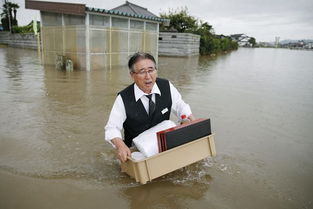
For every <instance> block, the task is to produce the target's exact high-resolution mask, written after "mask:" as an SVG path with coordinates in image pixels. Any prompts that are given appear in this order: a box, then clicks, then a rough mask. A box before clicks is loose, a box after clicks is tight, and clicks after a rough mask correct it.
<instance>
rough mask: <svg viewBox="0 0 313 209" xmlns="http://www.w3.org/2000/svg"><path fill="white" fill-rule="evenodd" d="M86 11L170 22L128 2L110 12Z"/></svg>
mask: <svg viewBox="0 0 313 209" xmlns="http://www.w3.org/2000/svg"><path fill="white" fill-rule="evenodd" d="M86 11H89V12H97V13H104V14H112V15H119V16H126V17H134V18H142V19H147V20H153V21H158V22H164V21H168V20H167V19H163V18H160V17H158V16H156V15H155V14H153V13H152V12H150V11H148V9H147V8H144V7H141V6H138V5H136V4H133V3H130V2H129V1H126V3H125V4H122V5H120V6H118V7H115V8H113V9H110V10H106V9H99V8H93V7H86Z"/></svg>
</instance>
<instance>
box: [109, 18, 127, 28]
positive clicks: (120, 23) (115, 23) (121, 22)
mask: <svg viewBox="0 0 313 209" xmlns="http://www.w3.org/2000/svg"><path fill="white" fill-rule="evenodd" d="M112 27H116V28H127V29H128V19H123V18H117V17H112Z"/></svg>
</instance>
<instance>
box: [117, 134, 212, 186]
mask: <svg viewBox="0 0 313 209" xmlns="http://www.w3.org/2000/svg"><path fill="white" fill-rule="evenodd" d="M215 155H216V150H215V143H214V136H213V134H211V135H208V136H205V137H202V138H200V139H197V140H194V141H192V142H189V143H187V144H183V145H181V146H178V147H175V148H173V149H170V150H167V151H165V152H161V153H159V154H157V155H154V156H152V157H149V158H145V159H144V160H139V161H136V160H134V159H132V158H130V157H129V158H128V160H127V161H126V162H124V163H121V169H122V172H125V173H127V174H128V175H129V176H131V177H133V178H134V179H135V180H136V182H140V183H141V184H145V183H147V181H151V180H153V179H155V178H158V177H160V176H163V175H165V174H167V173H170V172H172V171H174V170H177V169H179V168H182V167H185V166H187V165H190V164H192V163H195V162H197V161H199V160H202V159H204V158H206V157H208V156H215Z"/></svg>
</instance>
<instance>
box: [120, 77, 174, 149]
mask: <svg viewBox="0 0 313 209" xmlns="http://www.w3.org/2000/svg"><path fill="white" fill-rule="evenodd" d="M156 83H157V85H158V87H159V89H160V92H161V96H160V95H159V94H155V103H156V107H155V111H154V113H153V114H152V115H151V116H149V115H148V113H147V111H146V110H145V108H144V106H143V104H142V102H141V99H139V100H138V101H137V102H136V99H135V90H134V83H133V84H131V85H130V86H128V87H126V88H125V89H124V90H122V91H121V92H119V94H120V95H121V97H122V100H123V102H124V107H125V111H126V120H125V122H124V124H123V127H124V137H125V141H124V142H125V144H126V145H127V146H128V147H130V146H131V145H132V141H133V138H135V137H136V136H138V135H139V134H141V133H142V132H144V131H145V130H147V129H149V128H151V127H153V126H155V125H157V124H158V123H160V122H162V121H164V120H168V119H169V118H170V113H171V107H172V97H171V91H170V85H169V81H168V80H165V79H162V78H157V79H156ZM166 108H167V109H168V111H167V112H166V113H164V114H162V110H164V109H166ZM163 112H164V111H163Z"/></svg>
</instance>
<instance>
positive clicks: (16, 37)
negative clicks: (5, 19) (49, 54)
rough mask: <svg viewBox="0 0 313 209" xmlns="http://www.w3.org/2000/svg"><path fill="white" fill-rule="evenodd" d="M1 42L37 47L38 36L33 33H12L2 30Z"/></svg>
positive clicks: (17, 45) (13, 45)
mask: <svg viewBox="0 0 313 209" xmlns="http://www.w3.org/2000/svg"><path fill="white" fill-rule="evenodd" d="M0 44H6V45H8V46H11V47H19V48H28V49H37V37H36V36H35V35H34V34H32V33H28V34H14V33H13V34H10V33H9V32H0Z"/></svg>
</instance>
